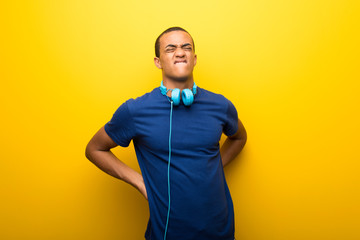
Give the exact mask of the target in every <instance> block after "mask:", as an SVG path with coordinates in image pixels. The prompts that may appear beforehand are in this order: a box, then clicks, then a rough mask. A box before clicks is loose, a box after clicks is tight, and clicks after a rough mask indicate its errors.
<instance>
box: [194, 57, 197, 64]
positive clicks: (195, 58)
mask: <svg viewBox="0 0 360 240" xmlns="http://www.w3.org/2000/svg"><path fill="white" fill-rule="evenodd" d="M196 61H197V55H196V54H195V55H194V66H195V65H196Z"/></svg>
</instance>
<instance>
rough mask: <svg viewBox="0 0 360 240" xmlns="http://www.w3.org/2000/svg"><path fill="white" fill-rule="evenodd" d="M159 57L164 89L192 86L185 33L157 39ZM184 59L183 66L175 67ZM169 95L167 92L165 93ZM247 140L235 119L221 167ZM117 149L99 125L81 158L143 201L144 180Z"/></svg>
mask: <svg viewBox="0 0 360 240" xmlns="http://www.w3.org/2000/svg"><path fill="white" fill-rule="evenodd" d="M160 52H161V54H160V58H154V62H155V65H156V66H157V67H158V68H160V69H162V70H163V71H162V74H163V80H164V85H165V86H166V87H167V88H174V87H177V88H180V89H181V90H182V89H184V88H191V87H192V85H193V68H194V66H195V65H196V58H197V57H196V54H195V53H194V51H193V48H192V40H191V37H190V35H189V34H187V33H185V32H183V31H174V32H170V33H167V34H164V35H163V37H161V39H160ZM178 60H186V63H185V64H179V65H177V64H175V62H176V61H178ZM169 93H170V91H169ZM246 139H247V134H246V130H245V128H244V126H243V124H242V123H241V121H240V119H238V130H237V132H236V133H235V134H234V135H232V136H228V137H227V138H226V140H225V142H224V144H223V145H222V146H221V148H220V155H221V159H222V164H223V167H225V166H226V165H228V164H229V163H230V162H231V161H232V160H233V159H235V158H236V156H237V155H238V154H239V153H240V152H241V150H242V149H243V147H244V145H245V143H246ZM116 146H118V145H117V144H116V143H115V142H114V141H113V140H112V139H111V138H110V137H109V135H108V134H107V133H106V132H105V129H104V126H102V127H101V128H100V129H99V130H98V131H97V132H96V134H95V135H94V136H93V137H92V138H91V140H90V141H89V143H88V144H87V146H86V150H85V155H86V158H87V159H89V160H90V161H91V162H92V163H94V164H95V165H96V166H97V167H98V168H100V169H101V170H102V171H104V172H106V173H107V174H109V175H111V176H113V177H115V178H118V179H120V180H123V181H125V182H127V183H129V184H130V185H132V186H133V187H135V188H136V189H137V190H138V191H139V192H140V193H141V194H142V195H143V196H144V197H145V199H146V200H147V199H148V198H147V193H146V188H145V184H144V179H143V177H142V175H141V174H140V173H138V172H137V171H135V170H134V169H132V168H130V167H129V166H128V165H126V164H125V163H124V162H123V161H121V160H120V159H118V158H117V157H116V156H115V155H114V154H113V153H112V152H111V149H112V148H114V147H116Z"/></svg>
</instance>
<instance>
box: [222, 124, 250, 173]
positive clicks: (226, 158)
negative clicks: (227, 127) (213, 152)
mask: <svg viewBox="0 0 360 240" xmlns="http://www.w3.org/2000/svg"><path fill="white" fill-rule="evenodd" d="M246 139H247V134H246V130H245V128H244V125H243V124H242V122H241V121H240V119H238V130H237V132H236V133H235V134H234V135H232V136H228V137H227V139H226V140H225V142H224V144H223V145H222V146H221V148H220V155H221V159H222V164H223V167H225V166H226V165H227V164H228V163H229V162H231V161H232V160H233V159H234V158H235V157H236V156H237V155H238V154H239V153H240V152H241V150H242V149H243V148H244V146H245V143H246Z"/></svg>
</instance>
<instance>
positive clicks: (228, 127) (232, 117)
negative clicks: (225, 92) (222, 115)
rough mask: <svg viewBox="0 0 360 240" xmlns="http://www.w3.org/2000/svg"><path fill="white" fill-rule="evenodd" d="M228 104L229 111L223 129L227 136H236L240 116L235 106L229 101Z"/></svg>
mask: <svg viewBox="0 0 360 240" xmlns="http://www.w3.org/2000/svg"><path fill="white" fill-rule="evenodd" d="M226 102H227V111H226V121H225V125H224V128H223V132H224V133H225V135H226V136H232V135H234V134H235V133H236V132H237V130H238V114H237V111H236V108H235V106H234V104H232V102H231V101H230V100H228V99H226Z"/></svg>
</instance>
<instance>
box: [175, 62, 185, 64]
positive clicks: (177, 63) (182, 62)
mask: <svg viewBox="0 0 360 240" xmlns="http://www.w3.org/2000/svg"><path fill="white" fill-rule="evenodd" d="M178 63H186V62H177V63H175V64H178Z"/></svg>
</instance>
